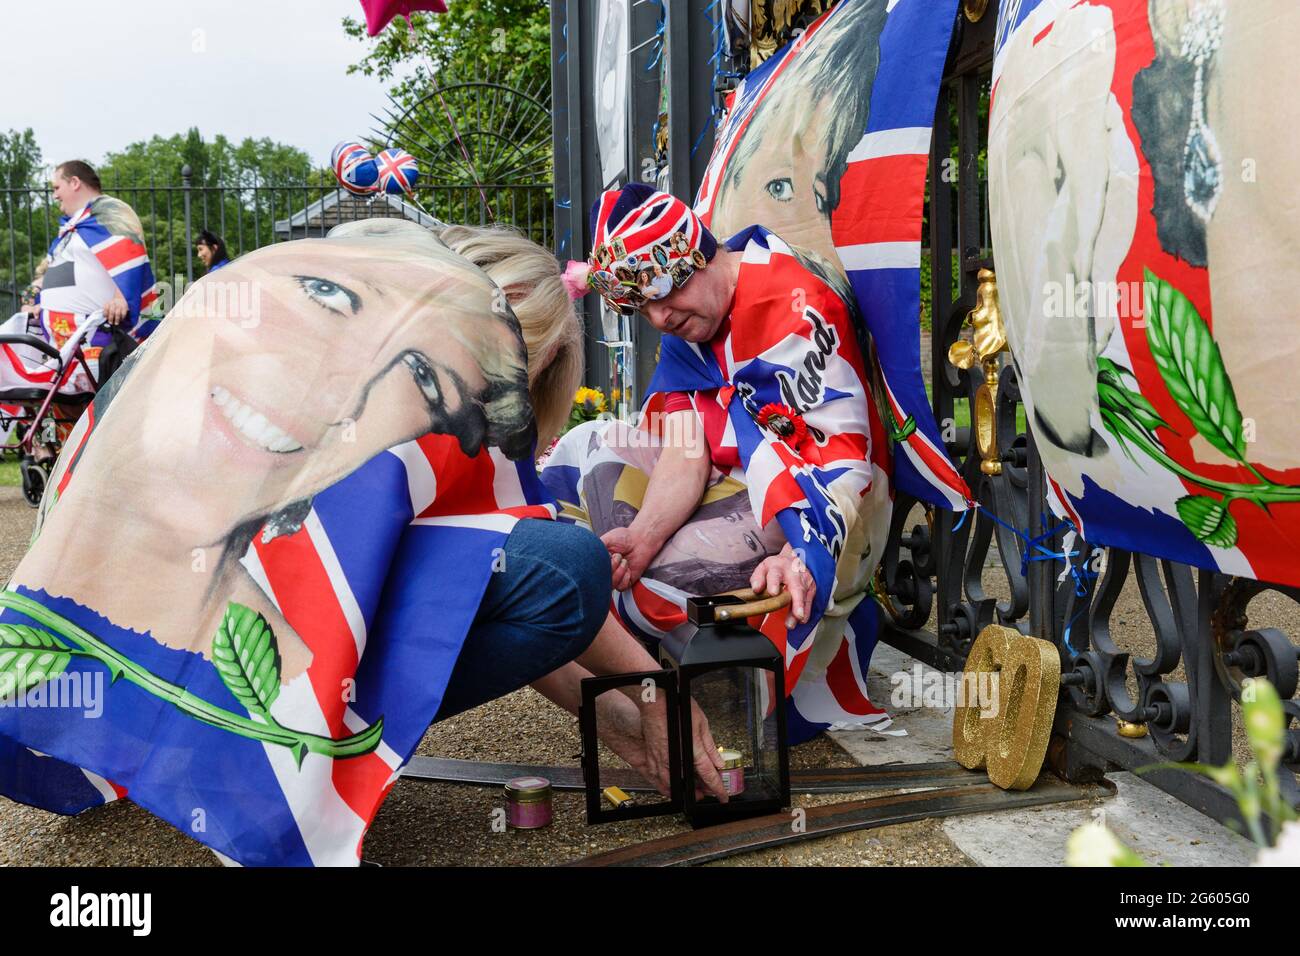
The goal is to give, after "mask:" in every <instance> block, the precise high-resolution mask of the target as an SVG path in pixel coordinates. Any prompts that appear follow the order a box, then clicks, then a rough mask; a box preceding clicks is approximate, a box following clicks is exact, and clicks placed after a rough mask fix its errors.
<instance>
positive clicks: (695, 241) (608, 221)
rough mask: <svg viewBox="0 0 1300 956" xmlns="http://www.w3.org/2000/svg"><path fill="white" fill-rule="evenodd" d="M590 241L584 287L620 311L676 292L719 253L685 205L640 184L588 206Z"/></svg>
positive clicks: (605, 195) (603, 195) (609, 193)
mask: <svg viewBox="0 0 1300 956" xmlns="http://www.w3.org/2000/svg"><path fill="white" fill-rule="evenodd" d="M591 237H592V242H593V244H594V245H593V248H592V251H591V256H590V258H589V259H588V260H587V261H588V263H589V264H590V266H591V271H590V272H589V273H588V276H587V283H588V285H590V286H591V288H593V289H595V290H596V291H597V292H599V293H600V294H601V296H602V297H603V298H604V299H605V301H606V302H608V303H609V305H610V306H611V307H613V308H614V309H617V310H618V311H620V312H625V313H626V312H633V311H635V310H636V309H638V308H640V307H641V306H643V305H645V303H646V302H649V301H652V300H654V299H661V298H663V297H664V296H666V295H668V294H669V293H670V292H672V291H673V289H676V288H680V287H681V286H682V285H684V284H685V283H686V280H687V279H689V278H690V277H691V276H692V275H694V274H695V271H696V270H697V269H703V268H705V267H706V266H708V264H709V262H710V261H712V259H713V257H714V255H715V254H716V253H717V251H718V243H717V240H715V239H714V238H713V233H711V232H709V230H708V229H706V228H705V226H704V223H702V222H700V220H699V217H698V216H696V215H695V213H694V212H693V211H692V210H691V207H690V206H688V205H687V204H686V203H684V202H682V201H681V200H680V199H678V198H677V197H676V196H673V195H670V194H669V193H666V192H661V191H659V190H657V189H652V188H650V187H649V186H647V185H645V184H643V183H628V184H627V185H626V186H624V187H622V188H621V189H610V190H607V191H605V192H603V193H601V195H600V198H599V199H597V200H596V201H595V203H593V204H592V207H591Z"/></svg>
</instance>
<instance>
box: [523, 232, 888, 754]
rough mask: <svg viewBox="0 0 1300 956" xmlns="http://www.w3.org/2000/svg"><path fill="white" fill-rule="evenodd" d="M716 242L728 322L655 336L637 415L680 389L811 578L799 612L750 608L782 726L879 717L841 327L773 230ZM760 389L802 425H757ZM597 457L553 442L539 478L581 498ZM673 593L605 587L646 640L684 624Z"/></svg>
mask: <svg viewBox="0 0 1300 956" xmlns="http://www.w3.org/2000/svg"><path fill="white" fill-rule="evenodd" d="M726 245H727V247H728V248H729V249H731V250H733V251H738V252H742V254H743V261H742V264H741V266H740V274H739V278H738V282H737V288H736V295H735V300H734V303H733V308H732V313H731V318H730V326H729V327H728V328H727V329H726V330H725V334H722V335H719V336H717V337H715V338H714V339H713V341H712V342H710V343H707V344H704V345H697V344H693V343H689V342H686V341H684V340H682V339H680V338H677V337H676V336H672V335H665V336H664V337H663V339H662V344H661V354H660V359H659V365H658V367H657V369H656V371H655V376H654V378H653V380H652V381H651V383H650V386H649V388H648V393H649V394H650V398H649V399H648V400H647V402H646V405H645V408H644V409H643V413H642V425H643V427H644V428H645V429H647V430H653V429H654V428H655V427H657V426H656V425H655V422H656V419H657V415H658V413H659V412H660V410H661V409H662V408H663V407H664V404H665V401H666V399H667V396H668V395H669V394H672V393H687V394H689V395H690V396H691V401H692V404H693V405H694V408H695V410H696V411H697V413H698V414H699V417H700V420H701V423H702V425H703V430H704V436H705V437H706V438H707V440H708V445H709V449H710V455H711V457H712V459H713V462H714V464H715V466H717V467H719V468H722V470H723V472H724V474H727V475H728V476H729V477H731V478H733V479H735V480H736V481H738V482H740V483H741V484H742V485H744V486H745V487H746V488H747V492H748V498H749V502H750V504H751V506H752V510H753V517H754V519H755V521H756V523H757V524H758V525H759V526H760V527H762V526H766V525H769V523H770V522H771V521H772V520H773V519H776V521H777V522H778V523H779V525H780V528H781V530H782V532H783V533H784V536H785V539H786V540H787V541H788V542H789V543H790V544H791V545H792V546H793V547H795V548H797V549H799V551H800V553H801V555H802V558H803V561H804V563H805V564H806V566H807V568H808V570H809V572H810V573H811V574H812V576H813V579H814V580H815V581H816V584H817V587H816V593H815V596H814V599H813V601H812V602H811V605H812V606H811V613H810V615H809V620H808V622H807V623H804V624H798V625H797V626H796V627H795V628H793V629H791V630H789V631H787V630H786V627H785V618H786V615H787V614H788V611H787V610H786V609H782V610H780V611H777V612H774V613H771V614H768V615H766V616H764V617H763V618H762V619H761V620H753V621H751V623H752V624H754V626H755V627H757V628H758V629H759V630H760V631H761V632H762V633H763V634H765V635H767V637H768V638H769V639H770V640H771V641H772V642H773V644H774V645H775V646H776V648H777V649H778V650H779V651H780V652H781V653H782V654H783V656H784V658H785V663H786V687H787V688H788V690H789V694H790V706H789V708H788V710H787V715H788V718H789V726H790V739H791V740H792V741H794V742H798V741H802V740H805V739H808V738H810V737H811V736H813V735H814V734H815V733H816V732H817V731H819V730H821V729H824V728H826V727H829V726H832V725H836V724H855V725H862V724H876V725H877V726H878V727H884V726H886V725H887V723H888V717H887V715H886V714H885V712H884V711H883V710H881V709H880V708H877V707H875V706H874V705H873V704H872V703H871V701H870V698H869V697H868V694H867V686H866V676H867V671H868V665H869V663H870V659H871V652H872V649H873V648H874V646H875V642H876V633H877V607H876V604H875V602H874V601H873V600H872V599H871V598H870V597H869V596H866V581H865V580H861V573H865V574H866V575H867V576H869V572H870V567H871V565H868V564H867V562H865V561H861V560H860V559H861V558H862V557H863V555H864V554H866V553H868V552H870V553H879V550H880V547H881V545H882V544H883V538H884V533H885V532H886V531H887V526H888V514H889V503H888V502H889V489H888V467H889V465H888V451H887V446H886V442H885V438H884V432H883V429H882V427H881V423H880V420H879V417H878V415H877V414H876V411H875V408H874V404H873V403H872V401H871V397H870V387H869V380H868V378H867V375H866V371H865V369H864V366H863V361H862V353H861V351H860V348H859V342H858V338H857V335H856V333H855V330H854V325H853V322H852V320H851V318H850V316H849V310H848V307H847V305H846V303H845V302H844V301H843V300H842V299H841V298H840V297H839V296H838V295H837V294H836V293H835V291H834V290H833V289H832V288H831V287H830V286H828V285H827V284H826V283H825V282H824V281H822V280H821V279H820V278H819V277H818V276H817V275H816V274H815V273H814V272H811V271H809V265H810V264H809V263H807V262H806V261H804V260H802V259H800V258H799V257H798V256H797V255H796V254H795V253H794V252H793V250H791V248H790V247H789V246H788V245H786V243H785V242H784V241H782V240H781V239H780V238H779V237H777V236H775V235H773V234H772V233H769V232H768V231H767V230H765V229H763V228H762V227H759V226H753V227H751V228H749V229H747V230H745V231H744V232H742V233H740V234H738V235H736V236H734V237H732V238H731V239H729V240H727V242H726ZM796 292H798V294H799V295H800V296H801V297H802V298H801V299H799V300H796ZM795 305H798V308H795ZM769 403H778V404H783V405H786V406H787V407H790V408H792V409H793V410H794V411H795V412H797V413H798V414H799V415H800V416H802V418H803V420H804V421H805V423H806V425H807V428H808V430H809V432H810V434H812V433H813V432H814V430H815V431H816V436H815V437H814V438H810V440H809V441H807V442H805V443H803V444H802V445H801V446H800V448H799V449H798V450H796V449H792V448H791V447H790V446H789V445H788V444H787V443H786V442H785V441H784V440H783V439H782V438H780V437H778V436H777V435H776V434H775V433H774V432H773V431H772V430H770V429H767V428H763V427H761V426H760V425H759V424H758V422H757V418H758V416H759V412H760V410H761V409H762V408H763V407H764V406H765V405H767V404H769ZM600 454H602V452H601V451H599V450H597V451H596V452H595V455H596V456H599V455H600ZM728 461H734V462H735V464H734V465H731V466H730V467H727V466H726V462H728ZM595 464H598V461H596V460H593V452H592V450H591V448H590V447H588V446H587V445H586V444H584V443H583V442H581V441H577V442H575V441H561V442H560V444H559V446H557V448H556V450H555V452H554V453H553V454H552V456H551V458H550V459H549V460H548V462H547V465H546V468H545V469H544V470H543V473H542V475H543V481H544V482H545V483H546V485H547V487H548V488H549V489H550V491H551V492H552V494H553V495H554V496H555V497H556V498H557V499H558V500H559V501H560V503H561V505H575V506H576V507H577V508H579V509H581V505H580V504H579V503H580V501H581V499H582V494H581V492H580V489H579V483H580V481H581V480H582V476H583V475H584V474H585V473H589V472H590V471H591V469H592V467H593V466H594V465H595ZM565 510H566V511H567V510H568V509H567V508H566V509H565ZM563 516H564V513H563V512H562V517H563ZM881 517H883V518H884V521H883V522H881V521H880V520H879V519H880V518H881ZM873 518H874V519H875V520H874V521H873V520H872V519H873ZM871 539H878V540H871ZM869 541H870V546H869V547H868V542H869ZM837 565H838V568H837ZM860 572H861V573H860ZM837 575H838V580H837ZM832 594H834V595H835V596H836V598H837V601H838V602H839V603H840V605H841V606H840V607H839V608H838V609H836V610H835V611H834V617H835V618H836V619H835V620H833V621H832V620H831V619H827V618H825V617H824V614H825V612H826V611H827V609H828V604H829V603H830V600H829V599H830V597H831V595H832ZM687 597H688V594H687V592H686V591H684V590H682V589H680V588H677V587H672V586H669V585H667V584H664V583H663V582H662V581H656V580H653V579H651V578H649V577H642V578H641V579H640V580H639V581H638V582H637V583H636V584H635V585H633V586H632V587H631V588H629V589H628V590H626V591H623V592H615V595H614V609H615V611H616V613H617V614H618V616H619V618H620V620H621V621H622V622H623V624H624V625H625V626H626V627H627V628H628V629H629V630H630V631H632V632H633V633H634V634H637V635H638V636H640V637H642V638H643V639H649V640H659V639H661V638H662V637H663V636H664V635H666V634H667V633H668V632H670V631H672V630H673V629H674V628H676V627H678V626H680V625H681V624H682V623H684V622H685V620H686V613H685V604H686V598H687ZM855 602H856V603H855Z"/></svg>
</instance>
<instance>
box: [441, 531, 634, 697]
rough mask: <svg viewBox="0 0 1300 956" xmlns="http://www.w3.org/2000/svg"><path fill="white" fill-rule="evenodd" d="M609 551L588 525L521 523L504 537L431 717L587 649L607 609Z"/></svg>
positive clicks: (502, 691)
mask: <svg viewBox="0 0 1300 956" xmlns="http://www.w3.org/2000/svg"><path fill="white" fill-rule="evenodd" d="M610 589H611V582H610V572H609V552H608V551H607V550H606V549H605V546H604V545H603V544H601V543H600V539H599V538H597V537H596V536H595V535H594V534H592V533H591V532H590V531H588V530H587V529H586V528H579V527H577V526H576V525H571V524H561V523H560V522H558V521H538V520H532V519H529V520H524V521H520V522H519V523H518V524H516V525H515V527H514V530H513V531H511V532H510V536H509V537H508V538H507V539H506V544H505V558H504V568H503V570H501V571H496V572H494V573H493V574H492V578H491V580H490V581H489V582H488V586H487V591H485V592H484V594H483V601H482V602H481V603H480V604H479V609H478V614H477V616H475V618H474V623H473V625H472V626H471V627H470V631H469V635H468V636H467V637H466V638H465V646H464V647H463V648H462V649H461V652H460V657H459V658H457V660H456V666H455V667H454V668H453V669H452V672H451V678H450V680H449V681H448V683H447V691H446V693H445V694H443V698H442V706H441V707H439V708H438V715H437V716H436V717H434V720H435V721H438V720H445V719H446V718H448V717H451V716H452V715H454V714H459V713H461V712H462V711H466V710H469V709H470V708H471V707H477V706H478V705H479V704H483V703H486V702H487V701H489V700H495V699H496V698H498V697H503V696H505V695H506V694H509V693H510V692H511V691H515V690H518V689H519V688H520V687H523V686H524V685H526V684H531V683H532V682H533V681H535V680H537V679H538V678H539V677H544V676H546V675H547V674H549V673H550V672H551V671H553V670H555V669H556V668H557V667H561V666H562V665H564V664H567V663H568V662H569V661H571V660H573V659H574V658H575V657H577V656H578V655H579V654H581V653H582V652H583V651H585V650H586V649H587V647H588V646H590V644H591V642H592V641H593V640H594V639H595V637H596V632H597V631H599V630H600V627H601V625H602V624H604V623H605V618H606V616H607V615H608V613H609V599H610Z"/></svg>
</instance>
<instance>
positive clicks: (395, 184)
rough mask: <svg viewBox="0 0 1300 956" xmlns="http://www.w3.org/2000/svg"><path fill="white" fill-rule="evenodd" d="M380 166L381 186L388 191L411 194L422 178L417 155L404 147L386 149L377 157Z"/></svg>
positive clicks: (397, 193)
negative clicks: (416, 159) (416, 158)
mask: <svg viewBox="0 0 1300 956" xmlns="http://www.w3.org/2000/svg"><path fill="white" fill-rule="evenodd" d="M375 163H376V164H377V165H378V166H379V188H380V189H381V190H383V191H384V192H386V193H392V194H393V195H400V194H401V193H406V194H407V195H410V194H411V193H412V192H413V191H414V189H415V184H416V181H417V180H419V178H420V167H419V166H418V165H417V164H416V162H415V157H414V156H412V155H411V154H410V153H408V152H407V151H406V150H404V149H386V150H384V151H383V152H381V153H380V154H379V155H378V156H376V157H375Z"/></svg>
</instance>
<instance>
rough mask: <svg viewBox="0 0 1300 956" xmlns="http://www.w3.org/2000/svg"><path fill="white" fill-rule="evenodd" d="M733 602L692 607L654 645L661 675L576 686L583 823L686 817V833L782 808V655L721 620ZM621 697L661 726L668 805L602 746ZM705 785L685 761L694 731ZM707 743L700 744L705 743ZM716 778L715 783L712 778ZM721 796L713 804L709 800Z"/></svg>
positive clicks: (745, 628) (785, 764) (786, 794)
mask: <svg viewBox="0 0 1300 956" xmlns="http://www.w3.org/2000/svg"><path fill="white" fill-rule="evenodd" d="M742 603H743V601H742V599H741V598H739V597H736V596H735V595H718V596H715V597H705V598H692V599H691V600H690V601H689V602H688V603H687V621H686V622H685V623H683V624H682V625H681V626H679V627H678V628H676V629H675V630H674V631H672V632H671V633H670V634H669V635H668V636H667V637H665V638H664V640H663V641H661V642H660V645H659V656H660V659H661V661H662V663H664V664H665V665H666V667H665V669H664V670H662V671H648V672H646V673H638V674H617V675H613V676H610V677H591V678H587V679H586V680H584V681H583V682H582V705H581V709H580V711H579V724H580V727H581V730H582V761H583V763H582V766H583V777H584V782H585V785H586V794H587V822H588V823H608V822H611V821H614V820H620V819H622V820H630V819H635V818H638V817H646V816H658V815H663V814H667V813H672V812H676V811H684V812H685V814H686V817H687V819H688V820H689V821H690V823H691V824H692V825H693V826H697V827H700V826H709V825H712V824H716V823H724V822H726V821H728V820H734V819H738V818H741V817H749V816H756V815H759V814H764V813H775V812H776V811H778V810H781V809H783V808H785V807H788V806H789V805H790V763H789V751H788V747H787V738H786V718H785V669H784V666H783V661H782V659H781V655H780V654H779V653H778V652H777V650H776V648H775V647H774V646H773V645H772V642H771V641H769V640H768V639H767V638H766V637H764V636H763V635H762V634H760V633H759V632H758V631H756V630H754V628H752V627H750V626H749V624H748V623H747V622H746V620H745V618H744V617H740V616H738V615H737V614H735V613H733V612H730V611H727V610H725V608H726V607H727V606H728V605H730V606H736V605H740V604H742ZM613 694H624V695H625V696H627V697H628V698H630V699H631V700H633V701H639V702H640V705H641V706H642V707H645V706H653V707H656V708H662V713H663V716H664V717H665V720H666V723H667V726H668V752H669V764H670V769H669V775H670V778H671V784H670V787H669V788H668V789H669V790H670V794H669V796H668V797H667V798H666V799H665V798H664V797H662V796H659V795H656V793H655V792H654V789H655V788H654V787H652V786H647V782H646V781H642V780H639V779H638V778H637V775H636V774H634V773H632V772H631V770H630V768H628V767H627V766H626V764H622V763H621V761H619V760H618V759H617V758H616V757H614V756H613V755H612V754H610V753H609V752H608V750H607V748H605V746H604V745H603V744H602V743H601V742H600V738H601V734H600V733H599V729H600V726H603V725H604V724H605V723H606V722H607V721H609V720H610V719H611V717H612V716H613V715H614V713H615V711H614V709H613V708H614V707H615V706H619V705H621V703H622V702H619V701H617V700H615V699H613V698H612V696H611V695H613ZM706 726H707V731H708V732H707V734H704V733H702V734H701V747H707V748H709V749H710V750H713V749H714V748H716V750H715V751H714V752H715V754H716V759H714V758H713V757H711V756H708V755H706V754H704V751H703V750H701V751H700V756H701V759H708V761H709V763H710V764H711V765H712V768H713V772H712V773H710V772H708V771H706V773H707V774H708V778H709V779H708V780H704V779H701V776H700V775H699V774H698V773H697V771H696V768H695V765H694V759H692V758H693V755H695V754H696V752H697V751H696V748H695V746H694V737H695V732H696V729H697V728H700V729H703V728H705V727H706ZM706 741H707V743H706ZM715 774H716V775H715ZM718 790H720V791H722V793H724V794H725V796H726V799H725V801H724V800H723V799H722V796H721V795H718V794H715V792H713V791H718Z"/></svg>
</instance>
